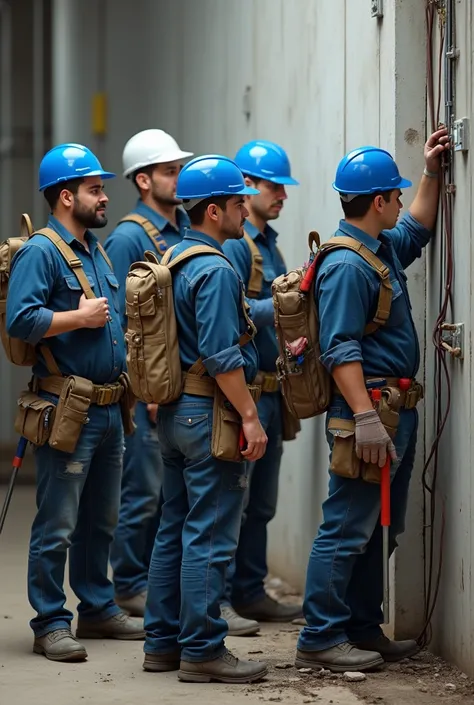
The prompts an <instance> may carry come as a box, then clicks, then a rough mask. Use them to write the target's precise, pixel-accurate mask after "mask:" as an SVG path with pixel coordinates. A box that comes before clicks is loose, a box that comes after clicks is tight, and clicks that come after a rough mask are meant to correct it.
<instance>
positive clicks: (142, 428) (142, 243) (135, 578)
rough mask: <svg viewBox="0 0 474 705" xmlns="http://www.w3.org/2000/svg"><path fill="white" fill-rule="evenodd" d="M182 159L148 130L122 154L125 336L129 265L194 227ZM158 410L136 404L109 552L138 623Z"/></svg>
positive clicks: (154, 522) (115, 250) (150, 532)
mask: <svg viewBox="0 0 474 705" xmlns="http://www.w3.org/2000/svg"><path fill="white" fill-rule="evenodd" d="M191 156H192V152H183V150H181V149H180V148H179V146H178V144H177V143H176V141H175V140H174V139H173V137H171V135H169V134H167V133H166V132H164V131H163V130H143V131H142V132H138V133H137V134H136V135H134V136H133V137H131V138H130V139H129V141H128V142H127V144H126V145H125V148H124V150H123V156H122V159H123V175H124V177H125V178H128V179H130V180H131V181H133V183H134V184H135V186H136V188H137V190H138V193H139V198H138V201H137V203H136V205H135V208H134V209H133V210H132V212H131V213H129V214H128V215H126V216H125V217H124V218H122V220H121V221H120V222H119V224H118V225H117V227H116V228H115V230H114V231H113V232H112V233H111V234H110V235H109V237H108V238H107V240H106V242H105V249H106V251H107V254H108V255H109V257H110V259H111V260H112V264H113V267H114V271H115V274H116V276H117V279H118V281H119V285H120V292H119V293H120V314H121V318H122V326H123V328H124V329H126V325H127V320H126V315H125V280H126V278H127V274H128V271H129V269H130V265H131V264H132V263H133V262H139V261H142V260H143V259H144V255H145V251H146V250H154V251H156V252H157V254H158V255H159V256H161V255H163V254H164V252H165V251H166V250H167V249H168V247H171V246H172V245H176V244H177V243H178V242H180V241H181V240H182V238H183V236H184V233H185V230H186V228H187V227H188V226H189V220H188V216H187V215H186V212H185V211H184V210H183V209H181V208H180V207H179V206H180V203H181V201H180V200H179V199H177V198H176V181H177V179H178V175H179V172H180V170H181V166H182V162H183V160H184V159H186V158H187V157H191ZM156 411H157V409H156V406H155V405H146V404H143V403H142V402H138V404H137V406H136V411H135V424H136V427H137V428H136V430H135V433H134V434H133V435H132V436H129V437H128V438H127V442H126V447H125V457H124V469H123V478H122V501H121V508H120V518H119V523H118V526H117V530H116V533H115V539H114V543H113V546H112V551H111V563H112V568H113V571H114V585H115V592H116V600H117V604H119V605H120V606H121V607H122V609H124V610H126V611H127V612H129V613H130V614H132V615H136V616H143V614H144V611H145V602H146V590H147V575H148V566H149V561H150V556H151V551H152V548H153V542H154V540H155V534H156V530H157V528H158V522H159V514H160V511H159V508H160V492H161V475H162V460H161V454H160V448H159V444H158V434H157V427H156Z"/></svg>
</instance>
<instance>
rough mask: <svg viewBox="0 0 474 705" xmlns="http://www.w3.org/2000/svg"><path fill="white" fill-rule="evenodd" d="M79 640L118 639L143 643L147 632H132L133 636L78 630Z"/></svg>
mask: <svg viewBox="0 0 474 705" xmlns="http://www.w3.org/2000/svg"><path fill="white" fill-rule="evenodd" d="M76 638H77V639H116V640H117V641H142V640H143V639H144V638H145V631H144V630H143V631H139V632H132V633H131V634H110V633H107V634H104V632H100V631H94V630H93V629H91V630H90V631H89V630H88V629H80V630H79V629H78V630H77V631H76Z"/></svg>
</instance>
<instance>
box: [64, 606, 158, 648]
mask: <svg viewBox="0 0 474 705" xmlns="http://www.w3.org/2000/svg"><path fill="white" fill-rule="evenodd" d="M76 636H77V637H78V638H79V639H121V640H123V641H133V640H139V639H140V640H141V639H144V638H145V630H144V628H143V620H142V619H137V618H135V617H129V616H128V615H127V614H125V613H124V612H119V614H116V615H114V616H113V617H110V619H103V620H101V621H94V622H90V621H88V620H81V618H80V617H79V619H78V622H77V629H76Z"/></svg>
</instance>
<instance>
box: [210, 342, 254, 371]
mask: <svg viewBox="0 0 474 705" xmlns="http://www.w3.org/2000/svg"><path fill="white" fill-rule="evenodd" d="M203 363H204V366H205V368H206V370H207V371H208V373H209V374H210V375H211V377H215V376H216V375H222V374H225V373H226V372H232V370H238V369H239V367H243V366H244V358H243V357H242V351H241V348H240V345H233V346H232V347H231V348H227V349H226V350H221V352H219V353H217V354H216V355H212V357H208V358H206V359H205V360H203Z"/></svg>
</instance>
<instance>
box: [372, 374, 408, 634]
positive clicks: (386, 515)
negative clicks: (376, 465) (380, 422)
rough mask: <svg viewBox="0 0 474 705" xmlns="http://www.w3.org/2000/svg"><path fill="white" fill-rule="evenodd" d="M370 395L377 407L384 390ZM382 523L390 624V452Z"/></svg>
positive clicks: (385, 597) (384, 479) (386, 613)
mask: <svg viewBox="0 0 474 705" xmlns="http://www.w3.org/2000/svg"><path fill="white" fill-rule="evenodd" d="M400 382H401V380H400ZM370 396H371V398H372V401H373V402H374V406H375V408H377V406H378V405H379V404H380V401H381V399H382V391H381V390H380V389H371V390H370ZM380 524H381V526H382V541H383V549H382V550H383V618H384V622H385V624H388V623H389V622H390V545H389V532H390V455H389V454H388V453H387V460H386V462H385V465H384V466H383V468H382V469H381V471H380Z"/></svg>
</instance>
